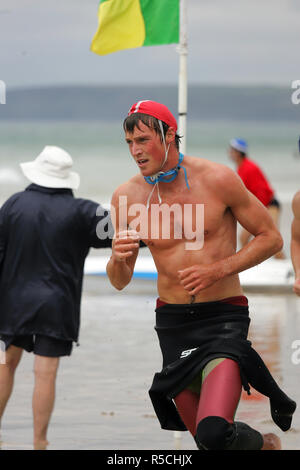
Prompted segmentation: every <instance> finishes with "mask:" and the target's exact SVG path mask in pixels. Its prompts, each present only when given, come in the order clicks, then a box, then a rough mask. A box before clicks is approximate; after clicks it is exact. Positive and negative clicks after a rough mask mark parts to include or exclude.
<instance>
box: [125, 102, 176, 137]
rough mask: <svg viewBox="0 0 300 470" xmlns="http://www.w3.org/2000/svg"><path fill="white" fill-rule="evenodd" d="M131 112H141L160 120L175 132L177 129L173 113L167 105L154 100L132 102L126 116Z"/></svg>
mask: <svg viewBox="0 0 300 470" xmlns="http://www.w3.org/2000/svg"><path fill="white" fill-rule="evenodd" d="M133 113H143V114H148V115H149V116H153V117H155V118H156V119H159V120H160V121H163V122H165V123H166V124H168V126H169V127H173V129H174V130H175V132H176V131H177V122H176V119H175V118H174V116H173V114H172V113H171V112H170V111H169V109H168V108H167V106H165V105H164V104H161V103H157V102H156V101H150V100H143V101H138V102H137V103H135V104H133V105H132V106H131V108H130V110H129V112H128V116H130V115H131V114H133Z"/></svg>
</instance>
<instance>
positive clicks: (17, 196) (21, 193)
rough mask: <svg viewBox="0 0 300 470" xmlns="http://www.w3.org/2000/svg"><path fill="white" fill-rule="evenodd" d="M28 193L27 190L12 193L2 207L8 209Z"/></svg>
mask: <svg viewBox="0 0 300 470" xmlns="http://www.w3.org/2000/svg"><path fill="white" fill-rule="evenodd" d="M25 195H26V191H19V192H17V193H14V194H12V195H11V196H10V197H9V198H8V199H6V201H5V202H4V203H3V204H2V206H1V209H7V208H8V207H11V205H13V204H14V203H15V202H16V201H18V200H19V199H20V198H22V196H25Z"/></svg>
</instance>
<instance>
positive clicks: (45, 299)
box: [0, 184, 111, 341]
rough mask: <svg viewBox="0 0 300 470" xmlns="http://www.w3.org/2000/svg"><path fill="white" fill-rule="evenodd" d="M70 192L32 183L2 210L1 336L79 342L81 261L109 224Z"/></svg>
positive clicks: (99, 244) (104, 244) (89, 203)
mask: <svg viewBox="0 0 300 470" xmlns="http://www.w3.org/2000/svg"><path fill="white" fill-rule="evenodd" d="M97 208H99V205H98V204H97V203H95V202H93V201H89V200H86V199H79V198H75V197H74V196H73V193H72V191H71V190H69V189H51V188H45V187H41V186H38V185H35V184H31V185H30V186H28V187H27V188H26V190H25V191H22V192H19V193H17V194H14V195H13V196H11V197H10V198H9V199H8V200H7V201H6V202H5V203H4V204H3V206H2V207H1V209H0V334H3V335H26V334H43V335H48V336H52V337H55V338H59V339H66V340H72V341H77V339H78V332H79V324H80V301H81V292H82V278H83V268H84V261H85V258H86V256H87V254H88V252H89V249H90V248H91V247H94V248H101V247H108V246H111V239H110V238H106V239H105V240H100V239H99V238H98V237H97V234H96V227H97V224H98V223H99V222H100V220H102V223H104V222H105V220H106V219H107V220H108V219H109V214H108V213H107V212H105V211H104V209H102V208H101V209H102V214H103V215H102V216H101V215H100V216H98V215H96V211H97Z"/></svg>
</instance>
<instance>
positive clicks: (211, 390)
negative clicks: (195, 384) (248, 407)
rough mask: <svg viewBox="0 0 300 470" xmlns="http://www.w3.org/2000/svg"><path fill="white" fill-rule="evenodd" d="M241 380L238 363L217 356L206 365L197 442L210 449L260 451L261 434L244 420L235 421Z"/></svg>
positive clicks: (197, 418)
mask: <svg viewBox="0 0 300 470" xmlns="http://www.w3.org/2000/svg"><path fill="white" fill-rule="evenodd" d="M241 391H242V383H241V377H240V369H239V366H238V364H237V363H236V362H235V361H233V360H231V359H217V360H213V361H211V362H210V363H208V364H207V366H206V367H205V369H204V371H203V381H202V386H201V394H200V400H199V406H198V410H197V416H196V423H197V424H196V426H197V431H196V435H195V441H196V443H197V445H198V447H199V448H200V449H207V450H223V449H228V450H259V449H261V448H262V446H263V438H262V436H261V434H260V433H259V432H257V431H255V430H254V429H252V428H251V427H250V426H248V425H247V424H245V423H237V422H234V416H235V412H236V409H237V406H238V403H239V400H240V395H241Z"/></svg>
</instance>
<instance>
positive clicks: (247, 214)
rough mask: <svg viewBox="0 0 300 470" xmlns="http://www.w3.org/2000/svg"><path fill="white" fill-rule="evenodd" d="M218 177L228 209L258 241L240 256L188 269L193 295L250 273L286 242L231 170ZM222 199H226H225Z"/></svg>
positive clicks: (184, 277)
mask: <svg viewBox="0 0 300 470" xmlns="http://www.w3.org/2000/svg"><path fill="white" fill-rule="evenodd" d="M222 173H223V174H222V175H221V177H218V176H217V180H216V185H217V187H218V193H219V194H220V197H222V199H223V202H224V204H225V206H227V207H228V208H230V209H231V211H232V214H233V216H234V217H235V218H236V220H237V221H238V222H239V223H240V224H241V225H242V226H243V227H244V228H245V229H246V230H247V231H248V232H250V233H251V234H252V235H253V236H254V238H253V239H252V240H251V241H250V242H249V243H247V244H246V245H245V246H244V247H243V248H242V249H241V250H240V251H238V252H237V253H235V254H233V255H231V256H229V257H227V258H224V259H220V260H218V261H216V262H215V263H212V264H209V265H205V266H203V265H199V266H192V267H190V268H187V269H185V270H183V271H181V273H179V278H180V280H181V283H182V285H183V286H184V287H185V289H186V290H188V292H189V294H190V295H196V294H197V293H198V292H200V291H201V290H202V289H205V288H206V287H209V286H211V285H212V284H214V283H215V282H216V281H219V280H221V279H222V278H224V277H227V276H231V275H233V274H238V273H240V272H242V271H245V270H246V269H249V268H251V267H253V266H256V265H257V264H259V263H261V262H263V261H264V260H266V259H268V258H270V257H271V256H272V255H274V254H275V253H277V252H278V251H280V250H281V248H282V245H283V242H282V238H281V235H280V233H279V232H278V230H277V228H276V226H275V225H274V222H273V220H272V218H271V216H270V214H269V213H268V211H267V209H266V208H265V207H264V206H263V204H262V203H261V202H260V201H258V199H257V198H256V197H255V196H253V194H251V193H250V192H249V191H248V190H247V189H246V188H245V186H244V184H243V182H242V181H241V179H240V178H239V177H238V176H237V175H236V174H235V173H234V172H233V171H232V170H230V169H229V168H228V169H226V170H223V172H222ZM221 195H222V196H221Z"/></svg>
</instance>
